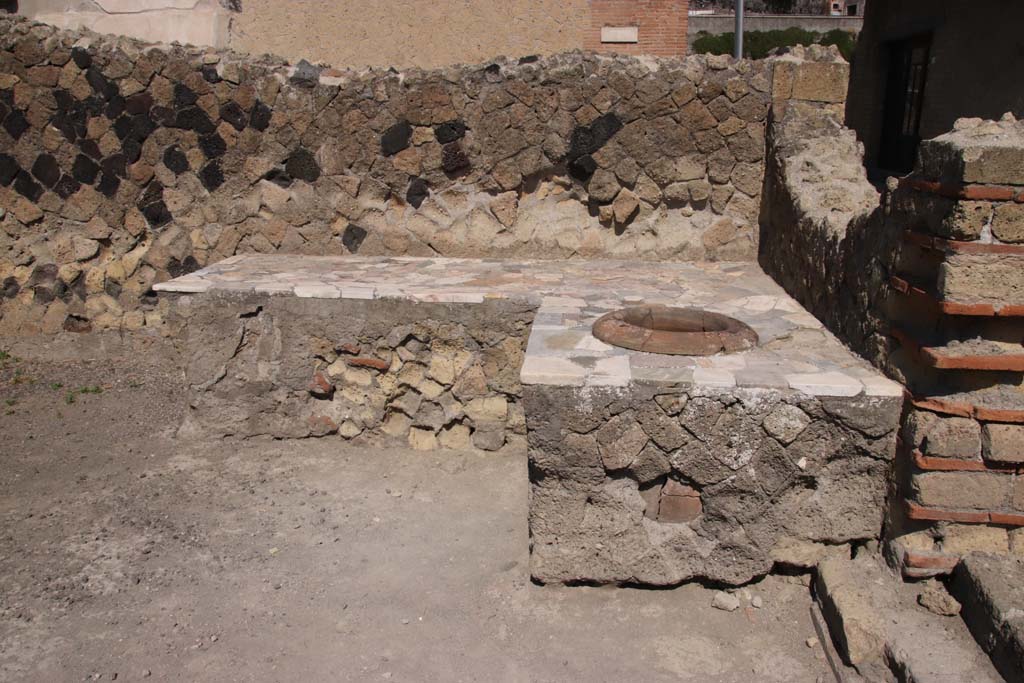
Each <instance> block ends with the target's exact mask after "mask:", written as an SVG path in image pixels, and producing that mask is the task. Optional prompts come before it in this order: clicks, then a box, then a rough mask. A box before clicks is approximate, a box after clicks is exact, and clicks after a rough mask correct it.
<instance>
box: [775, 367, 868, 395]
mask: <svg viewBox="0 0 1024 683" xmlns="http://www.w3.org/2000/svg"><path fill="white" fill-rule="evenodd" d="M786 381H787V382H789V386H790V388H791V389H795V390H796V391H800V392H803V393H805V394H807V395H809V396H856V395H857V394H859V393H860V392H861V391H862V390H863V389H864V385H863V384H861V383H860V382H859V381H857V380H856V379H854V378H852V377H850V376H849V375H844V374H843V373H841V372H810V373H801V374H796V375H786Z"/></svg>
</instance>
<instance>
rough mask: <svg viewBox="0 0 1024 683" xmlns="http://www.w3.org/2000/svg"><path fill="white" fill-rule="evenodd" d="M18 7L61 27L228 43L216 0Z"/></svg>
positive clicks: (37, 1) (35, 1)
mask: <svg viewBox="0 0 1024 683" xmlns="http://www.w3.org/2000/svg"><path fill="white" fill-rule="evenodd" d="M17 12H18V14H22V15H24V16H26V17H29V18H31V19H35V20H36V21H41V22H43V23H45V24H52V25H53V26H57V27H59V28H68V29H76V28H88V29H92V30H93V31H96V32H97V33H111V34H115V35H126V36H131V37H133V38H139V39H141V40H146V41H150V42H154V43H171V42H174V41H177V42H179V43H189V44H192V45H210V46H212V47H227V43H228V27H229V24H230V21H231V13H230V12H229V11H228V10H227V9H226V8H225V7H224V6H222V5H221V3H220V2H219V1H218V0H19V2H18V3H17Z"/></svg>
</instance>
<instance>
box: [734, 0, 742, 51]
mask: <svg viewBox="0 0 1024 683" xmlns="http://www.w3.org/2000/svg"><path fill="white" fill-rule="evenodd" d="M743 1H744V0H736V40H735V41H734V42H735V45H736V49H735V50H734V51H733V56H734V57H736V59H743Z"/></svg>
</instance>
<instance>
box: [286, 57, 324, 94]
mask: <svg viewBox="0 0 1024 683" xmlns="http://www.w3.org/2000/svg"><path fill="white" fill-rule="evenodd" d="M288 80H290V81H291V82H292V84H293V85H297V86H299V87H300V88H314V87H316V86H317V85H318V84H319V83H320V68H319V67H316V66H313V65H312V64H310V63H309V62H307V61H306V60H305V59H300V60H299V63H298V64H296V65H295V72H294V73H293V74H292V77H291V78H290V79H288Z"/></svg>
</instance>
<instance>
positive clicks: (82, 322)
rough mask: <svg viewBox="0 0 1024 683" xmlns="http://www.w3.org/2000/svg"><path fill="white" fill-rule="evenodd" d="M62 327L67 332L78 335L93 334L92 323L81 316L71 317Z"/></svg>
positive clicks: (65, 320)
mask: <svg viewBox="0 0 1024 683" xmlns="http://www.w3.org/2000/svg"><path fill="white" fill-rule="evenodd" d="M62 327H63V328H64V331H65V332H74V333H77V334H84V333H86V332H92V323H91V322H89V321H88V320H87V319H86V318H83V317H81V316H79V315H69V316H68V317H66V318H64V324H63V326H62Z"/></svg>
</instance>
